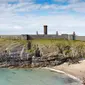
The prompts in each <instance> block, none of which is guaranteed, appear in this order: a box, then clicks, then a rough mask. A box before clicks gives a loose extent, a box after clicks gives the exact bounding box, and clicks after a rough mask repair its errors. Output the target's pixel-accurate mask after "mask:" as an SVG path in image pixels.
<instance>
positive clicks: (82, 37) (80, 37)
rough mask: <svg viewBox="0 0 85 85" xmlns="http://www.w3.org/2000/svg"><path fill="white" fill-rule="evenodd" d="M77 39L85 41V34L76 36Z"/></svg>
mask: <svg viewBox="0 0 85 85" xmlns="http://www.w3.org/2000/svg"><path fill="white" fill-rule="evenodd" d="M76 40H81V41H85V36H76Z"/></svg>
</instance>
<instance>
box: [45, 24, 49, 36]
mask: <svg viewBox="0 0 85 85" xmlns="http://www.w3.org/2000/svg"><path fill="white" fill-rule="evenodd" d="M47 27H48V26H47V25H44V35H47Z"/></svg>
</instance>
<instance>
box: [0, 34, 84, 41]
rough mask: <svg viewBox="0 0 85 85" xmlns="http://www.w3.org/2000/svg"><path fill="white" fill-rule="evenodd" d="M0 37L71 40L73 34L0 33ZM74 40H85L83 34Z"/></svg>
mask: <svg viewBox="0 0 85 85" xmlns="http://www.w3.org/2000/svg"><path fill="white" fill-rule="evenodd" d="M0 38H7V39H23V40H29V39H66V40H73V35H68V34H61V35H26V34H24V35H0ZM75 40H81V41H85V36H75Z"/></svg>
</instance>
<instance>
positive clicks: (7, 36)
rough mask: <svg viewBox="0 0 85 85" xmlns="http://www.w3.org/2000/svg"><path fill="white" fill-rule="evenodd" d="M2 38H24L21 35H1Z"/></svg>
mask: <svg viewBox="0 0 85 85" xmlns="http://www.w3.org/2000/svg"><path fill="white" fill-rule="evenodd" d="M0 38H7V39H22V36H21V35H0Z"/></svg>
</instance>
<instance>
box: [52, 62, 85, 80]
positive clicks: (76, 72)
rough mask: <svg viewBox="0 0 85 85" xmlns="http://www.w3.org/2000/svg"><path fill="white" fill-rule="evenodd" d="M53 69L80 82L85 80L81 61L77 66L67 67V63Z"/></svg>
mask: <svg viewBox="0 0 85 85" xmlns="http://www.w3.org/2000/svg"><path fill="white" fill-rule="evenodd" d="M53 69H55V70H60V71H63V72H65V73H68V74H71V75H73V76H75V77H77V78H79V79H81V80H82V79H83V78H85V60H81V61H80V63H78V64H70V65H68V63H64V64H62V65H59V66H55V67H53Z"/></svg>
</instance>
